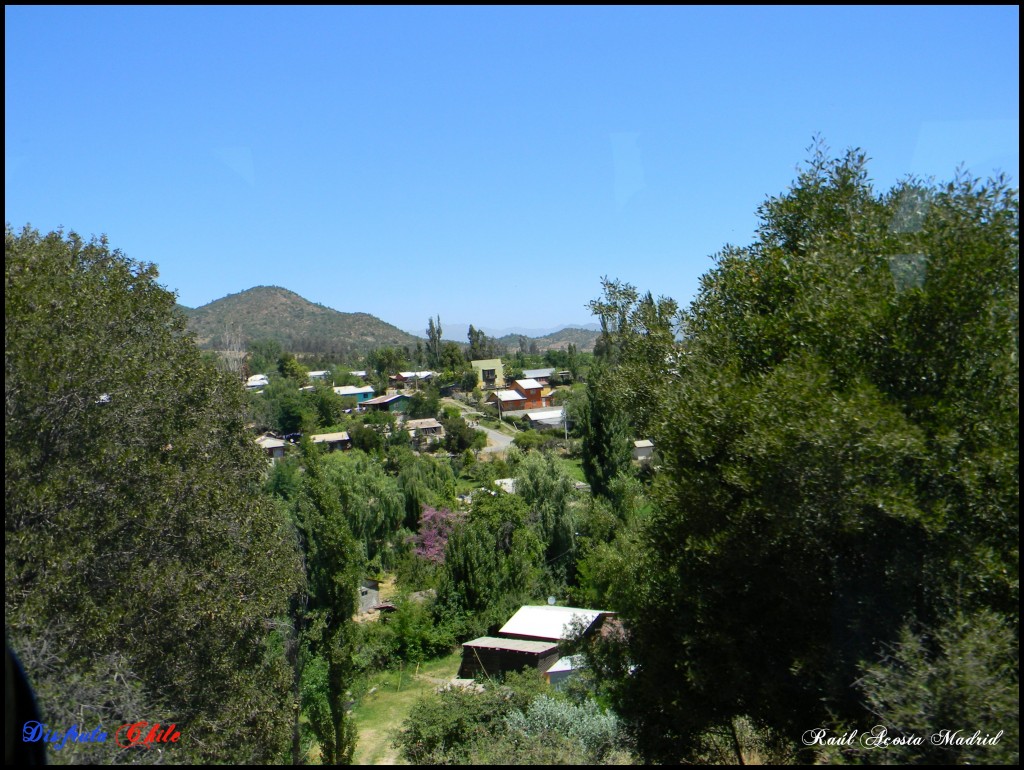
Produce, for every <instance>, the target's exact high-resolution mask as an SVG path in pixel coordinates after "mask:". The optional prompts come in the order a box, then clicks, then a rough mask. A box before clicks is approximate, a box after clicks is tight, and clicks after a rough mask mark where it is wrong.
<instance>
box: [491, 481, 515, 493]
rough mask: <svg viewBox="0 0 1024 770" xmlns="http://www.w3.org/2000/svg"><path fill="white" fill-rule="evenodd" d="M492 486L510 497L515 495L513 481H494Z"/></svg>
mask: <svg viewBox="0 0 1024 770" xmlns="http://www.w3.org/2000/svg"><path fill="white" fill-rule="evenodd" d="M494 486H496V487H497V488H498V489H500V490H501V491H502V492H506V493H508V494H510V495H514V494H515V493H516V480H515V479H495V480H494Z"/></svg>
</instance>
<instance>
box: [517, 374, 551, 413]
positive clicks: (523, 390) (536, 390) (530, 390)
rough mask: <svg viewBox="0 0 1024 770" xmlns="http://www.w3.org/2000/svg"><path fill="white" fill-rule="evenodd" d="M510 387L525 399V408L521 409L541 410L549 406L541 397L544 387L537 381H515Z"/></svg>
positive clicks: (542, 396)
mask: <svg viewBox="0 0 1024 770" xmlns="http://www.w3.org/2000/svg"><path fill="white" fill-rule="evenodd" d="M512 387H513V388H514V389H515V390H516V391H517V392H518V393H519V394H520V395H522V397H523V398H524V399H526V406H524V407H522V408H523V409H542V408H544V407H546V406H549V401H548V400H547V399H546V398H545V397H544V395H543V394H544V386H543V385H541V384H540V383H539V382H537V380H532V379H522V380H516V381H515V382H514V383H512Z"/></svg>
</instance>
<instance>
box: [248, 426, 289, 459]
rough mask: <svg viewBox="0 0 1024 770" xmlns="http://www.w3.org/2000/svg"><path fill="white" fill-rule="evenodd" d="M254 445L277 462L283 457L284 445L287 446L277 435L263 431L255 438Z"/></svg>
mask: <svg viewBox="0 0 1024 770" xmlns="http://www.w3.org/2000/svg"><path fill="white" fill-rule="evenodd" d="M255 441H256V445H257V446H258V447H259V448H260V449H262V450H263V451H264V452H266V453H267V457H269V458H270V459H271V460H273V461H274V462H277V461H278V460H280V459H281V458H282V457H284V452H285V447H287V446H288V442H287V441H285V440H284V439H279V438H278V437H277V436H272V435H271V434H269V433H264V434H263V435H262V436H260V437H259V438H257V439H255Z"/></svg>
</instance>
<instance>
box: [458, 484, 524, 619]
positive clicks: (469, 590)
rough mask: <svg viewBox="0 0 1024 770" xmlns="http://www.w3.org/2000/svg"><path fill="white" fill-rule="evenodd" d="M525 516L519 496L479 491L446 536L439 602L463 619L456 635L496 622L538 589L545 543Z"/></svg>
mask: <svg viewBox="0 0 1024 770" xmlns="http://www.w3.org/2000/svg"><path fill="white" fill-rule="evenodd" d="M529 518H530V511H529V508H528V507H527V505H526V503H525V502H524V501H523V500H522V498H520V497H517V496H515V495H505V494H500V495H496V496H493V497H492V496H491V495H489V494H479V495H477V496H476V497H475V498H474V500H473V510H472V513H471V516H470V518H469V520H468V521H466V522H465V523H463V524H462V525H461V526H457V527H456V528H455V531H454V532H452V534H451V535H450V536H449V538H448V545H447V548H446V549H445V560H444V569H443V571H442V573H441V582H440V586H439V588H438V605H439V607H440V609H441V611H442V613H446V614H447V615H448V616H459V617H462V618H463V619H464V623H465V627H464V628H462V629H460V631H459V633H460V634H461V635H467V636H468V635H470V634H472V633H475V632H479V631H483V630H485V629H487V628H488V627H490V626H495V627H496V626H499V625H501V624H502V623H504V622H505V621H506V620H507V619H508V618H509V617H510V616H511V615H512V613H513V612H514V611H515V610H516V609H518V607H519V606H520V605H522V604H524V603H525V602H526V601H527V600H528V599H529V597H531V596H535V595H538V594H540V593H541V589H540V586H541V581H542V578H543V570H542V567H541V564H542V562H543V559H542V554H543V550H544V544H543V542H542V541H541V540H540V538H539V537H538V535H537V533H536V531H535V529H534V528H532V527H530V526H529V524H528V523H529Z"/></svg>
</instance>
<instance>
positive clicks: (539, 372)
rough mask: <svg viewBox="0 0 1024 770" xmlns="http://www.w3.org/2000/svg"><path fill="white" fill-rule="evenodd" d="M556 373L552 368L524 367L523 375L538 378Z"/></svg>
mask: <svg viewBox="0 0 1024 770" xmlns="http://www.w3.org/2000/svg"><path fill="white" fill-rule="evenodd" d="M554 373H555V370H554V369H553V368H552V369H523V377H527V378H536V377H550V376H551V375H552V374H554Z"/></svg>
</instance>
